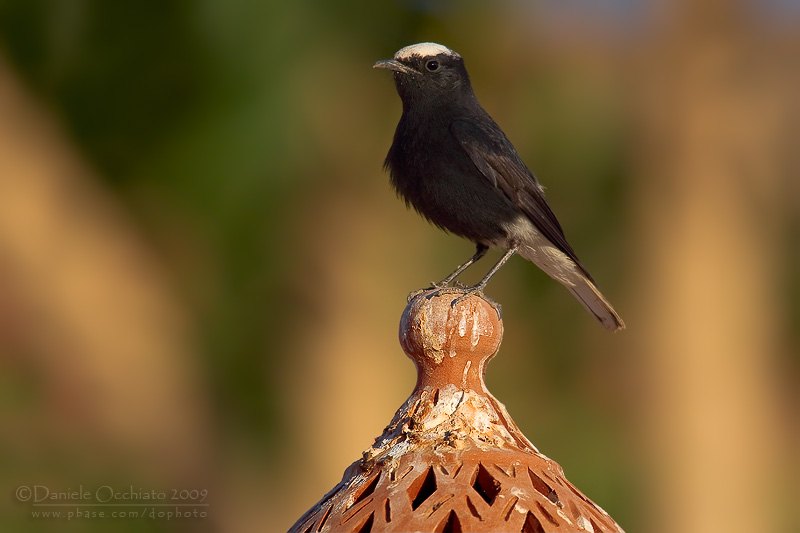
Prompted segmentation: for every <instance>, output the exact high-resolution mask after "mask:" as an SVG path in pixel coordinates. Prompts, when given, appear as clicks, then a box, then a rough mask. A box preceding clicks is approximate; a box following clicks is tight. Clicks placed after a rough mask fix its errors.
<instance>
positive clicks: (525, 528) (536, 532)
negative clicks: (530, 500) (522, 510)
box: [520, 511, 544, 533]
mask: <svg viewBox="0 0 800 533" xmlns="http://www.w3.org/2000/svg"><path fill="white" fill-rule="evenodd" d="M520 533H544V528H543V527H542V523H541V522H539V519H538V518H536V517H535V516H534V514H533V513H532V512H530V511H528V514H527V515H526V516H525V523H524V524H522V531H520Z"/></svg>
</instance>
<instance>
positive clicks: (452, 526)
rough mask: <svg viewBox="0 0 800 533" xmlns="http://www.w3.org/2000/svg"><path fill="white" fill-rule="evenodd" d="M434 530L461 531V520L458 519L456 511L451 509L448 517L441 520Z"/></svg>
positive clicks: (453, 532)
mask: <svg viewBox="0 0 800 533" xmlns="http://www.w3.org/2000/svg"><path fill="white" fill-rule="evenodd" d="M434 531H435V532H436V533H461V532H462V530H461V522H460V521H459V520H458V515H456V512H455V511H450V514H448V515H447V518H445V519H444V520H442V521H441V522H439V525H438V526H436V529H435V530H434Z"/></svg>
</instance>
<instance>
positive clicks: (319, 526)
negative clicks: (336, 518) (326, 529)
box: [317, 504, 333, 531]
mask: <svg viewBox="0 0 800 533" xmlns="http://www.w3.org/2000/svg"><path fill="white" fill-rule="evenodd" d="M331 509H333V504H331V505H329V506H328V508H327V509H325V514H323V515H322V520H320V521H319V525H318V526H317V531H322V526H324V525H325V522H327V520H328V517H329V516H330V514H331Z"/></svg>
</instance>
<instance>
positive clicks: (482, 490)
mask: <svg viewBox="0 0 800 533" xmlns="http://www.w3.org/2000/svg"><path fill="white" fill-rule="evenodd" d="M473 475H474V479H473V480H472V488H473V489H475V492H477V493H478V494H480V495H481V498H483V499H484V501H485V502H486V503H488V504H489V505H492V504H493V503H494V500H495V498H497V495H498V494H500V482H499V481H497V480H496V479H495V478H494V477H492V475H491V474H490V473H489V471H488V470H486V468H485V467H484V466H483V463H478V469H477V470H476V471H475V474H473Z"/></svg>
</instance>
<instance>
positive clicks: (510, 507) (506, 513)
mask: <svg viewBox="0 0 800 533" xmlns="http://www.w3.org/2000/svg"><path fill="white" fill-rule="evenodd" d="M518 501H519V498H517V497H516V496H514V497H513V498H511V501H510V502H508V505H506V508H505V510H503V519H505V521H506V522H508V520H509V519H510V518H511V512H512V511H513V510H514V507H516V506H517V502H518Z"/></svg>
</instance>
